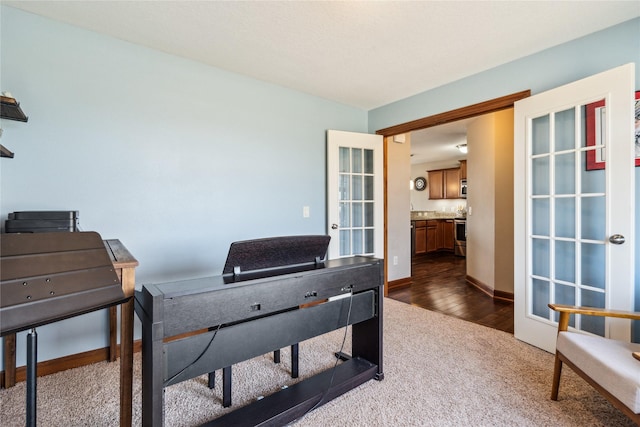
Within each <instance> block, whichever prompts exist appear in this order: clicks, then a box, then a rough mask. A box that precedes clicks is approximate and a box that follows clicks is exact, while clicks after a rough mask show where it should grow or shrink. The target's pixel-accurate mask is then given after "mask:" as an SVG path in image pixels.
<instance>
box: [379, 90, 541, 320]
mask: <svg viewBox="0 0 640 427" xmlns="http://www.w3.org/2000/svg"><path fill="white" fill-rule="evenodd" d="M529 93H530V92H529V91H524V92H519V93H516V94H512V95H508V96H505V97H502V98H497V99H494V100H490V101H486V102H483V103H480V104H475V105H472V106H468V107H464V108H461V109H458V110H453V111H450V112H445V113H441V114H438V115H435V116H430V117H425V118H423V119H419V120H415V121H412V122H409V123H404V124H401V125H397V126H393V127H390V128H386V129H382V130H379V131H378V132H377V133H378V134H381V135H385V136H392V135H397V134H401V133H410V132H413V131H418V130H421V129H426V128H430V127H435V126H438V125H441V124H445V123H450V122H454V121H457V120H462V119H469V118H476V117H478V116H481V115H485V114H487V113H494V112H502V110H506V109H509V108H511V107H513V104H514V102H515V101H516V100H519V99H523V98H526V97H528V96H529ZM511 121H512V120H511ZM387 140H391V138H385V142H387ZM393 179H394V178H393V176H387V177H386V180H387V181H389V180H393ZM472 188H473V187H472V183H469V191H473V190H472ZM402 208H403V207H398V206H394V205H393V204H389V206H388V207H387V212H386V215H387V218H388V217H389V211H390V210H394V209H402ZM405 209H406V207H405ZM393 215H396V216H397V213H396V212H392V216H393ZM511 215H512V214H511ZM407 246H410V242H407ZM385 253H387V254H388V252H387V250H386V249H385ZM444 258H445V257H440V258H439V259H437V260H435V261H437V262H444V263H446V262H447V260H446V259H444ZM449 261H451V260H449ZM492 264H493V261H492ZM443 265H444V264H443ZM453 265H455V264H453ZM432 267H433V265H432ZM431 270H432V271H435V270H437V269H436V268H431ZM444 270H446V268H444ZM415 280H416V281H417V280H418V279H417V278H416V279H415ZM433 280H436V279H435V278H433ZM451 282H457V283H458V284H459V285H460V286H461V289H465V290H469V291H472V292H478V293H479V294H478V296H479V297H480V298H482V299H484V300H485V301H486V302H489V303H490V304H492V305H493V304H495V303H496V302H500V303H502V302H503V299H509V297H512V295H513V294H512V293H508V292H507V293H505V292H501V291H498V292H496V290H495V289H494V286H493V284H494V283H493V281H491V280H490V281H487V282H486V283H489V284H490V285H486V284H485V283H482V282H481V281H476V280H473V278H472V277H471V278H470V277H468V276H467V275H466V274H463V275H461V277H460V279H458V280H452V281H451ZM469 283H471V284H472V285H474V286H475V288H474V287H473V286H469ZM402 284H406V281H404V283H402ZM476 288H477V289H476ZM388 289H389V296H390V297H392V298H397V299H399V300H404V301H405V302H410V303H412V304H414V305H421V304H422V303H418V302H411V301H410V300H411V297H410V296H408V293H407V292H408V291H407V289H406V287H405V288H402V290H400V289H398V290H397V291H398V292H400V294H398V293H396V289H395V288H394V283H393V282H392V281H390V282H389V287H388ZM483 293H484V294H489V295H490V296H491V297H493V298H487V296H486V295H484V294H483ZM414 300H415V301H417V298H414ZM507 304H509V303H507ZM450 305H451V306H453V305H455V304H454V303H453V302H452V303H451V304H450ZM421 306H422V305H421ZM511 307H512V305H511ZM425 308H430V309H434V306H431V307H425ZM436 308H437V307H436ZM459 309H460V310H463V309H462V308H459ZM494 309H495V307H494ZM509 310H511V313H512V308H509ZM436 311H439V310H436ZM446 314H452V315H456V314H455V313H446ZM510 316H511V317H510V320H509V323H510V324H511V325H512V324H513V321H512V314H511V315H510ZM467 320H472V321H474V320H473V319H467ZM478 323H480V322H478ZM501 329H503V330H504V328H501Z"/></svg>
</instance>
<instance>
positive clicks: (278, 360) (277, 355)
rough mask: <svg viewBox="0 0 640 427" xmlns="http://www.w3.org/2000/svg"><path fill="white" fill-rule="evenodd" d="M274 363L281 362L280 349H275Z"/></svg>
mask: <svg viewBox="0 0 640 427" xmlns="http://www.w3.org/2000/svg"><path fill="white" fill-rule="evenodd" d="M273 363H280V350H274V351H273Z"/></svg>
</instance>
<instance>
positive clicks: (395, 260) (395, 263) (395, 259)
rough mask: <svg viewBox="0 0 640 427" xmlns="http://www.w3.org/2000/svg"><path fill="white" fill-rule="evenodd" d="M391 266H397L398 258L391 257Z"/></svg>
mask: <svg viewBox="0 0 640 427" xmlns="http://www.w3.org/2000/svg"><path fill="white" fill-rule="evenodd" d="M393 265H398V257H397V256H394V257H393Z"/></svg>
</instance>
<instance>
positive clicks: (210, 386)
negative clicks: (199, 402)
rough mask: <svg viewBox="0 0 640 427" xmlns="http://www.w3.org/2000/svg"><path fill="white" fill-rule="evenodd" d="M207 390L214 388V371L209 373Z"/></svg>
mask: <svg viewBox="0 0 640 427" xmlns="http://www.w3.org/2000/svg"><path fill="white" fill-rule="evenodd" d="M208 386H209V388H210V389H211V390H213V389H214V388H216V371H213V372H209V384H208Z"/></svg>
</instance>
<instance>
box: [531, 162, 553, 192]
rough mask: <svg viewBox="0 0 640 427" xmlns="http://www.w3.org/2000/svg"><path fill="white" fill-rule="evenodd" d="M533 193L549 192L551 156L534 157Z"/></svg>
mask: <svg viewBox="0 0 640 427" xmlns="http://www.w3.org/2000/svg"><path fill="white" fill-rule="evenodd" d="M532 169H533V171H532V174H533V176H532V179H533V195H534V196H539V195H548V194H549V188H550V187H549V157H539V158H537V159H533V165H532Z"/></svg>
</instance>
